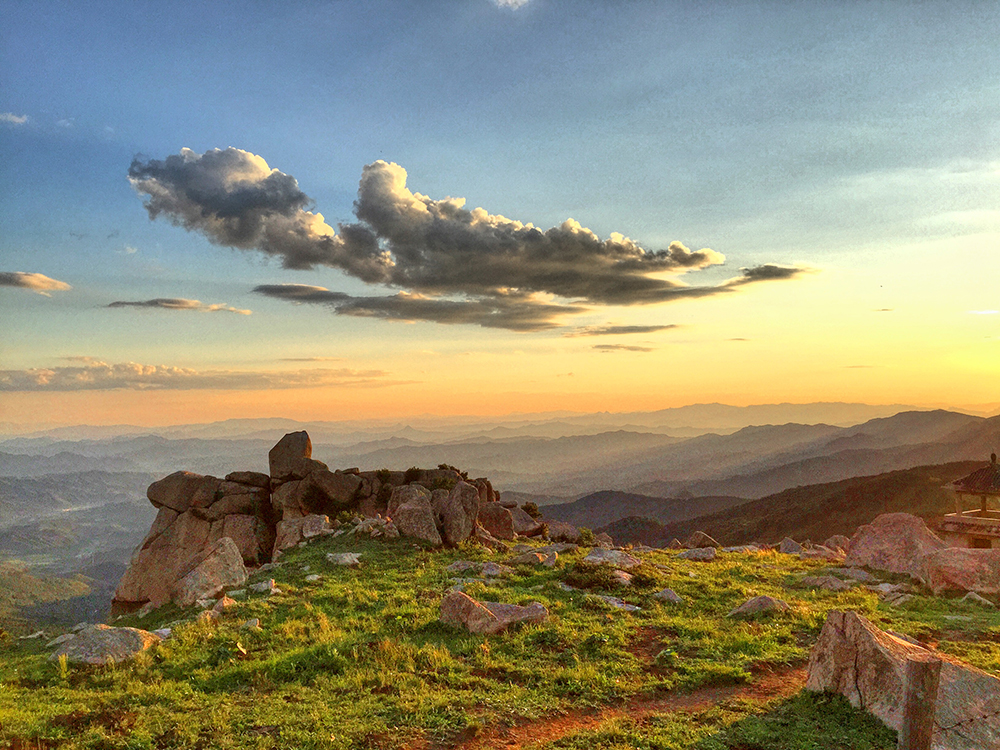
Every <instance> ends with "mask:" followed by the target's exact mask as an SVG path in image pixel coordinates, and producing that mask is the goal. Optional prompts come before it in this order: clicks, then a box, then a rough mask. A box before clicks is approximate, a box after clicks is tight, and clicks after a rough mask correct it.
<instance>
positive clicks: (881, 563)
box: [845, 513, 944, 577]
mask: <svg viewBox="0 0 1000 750" xmlns="http://www.w3.org/2000/svg"><path fill="white" fill-rule="evenodd" d="M940 549H944V542H942V541H941V540H940V539H938V537H937V536H935V535H934V534H933V533H932V532H931V531H930V529H928V528H927V526H926V525H925V524H924V522H923V521H922V520H921V519H919V518H917V517H916V516H913V515H910V514H909V513H886V514H884V515H881V516H879V517H878V518H876V519H875V520H874V521H872V522H871V523H870V524H865V525H864V526H859V527H858V530H857V531H855V532H854V536H853V537H851V543H850V551H849V552H848V553H847V558H846V560H845V564H846V565H847V566H848V567H868V568H874V569H875V570H885V571H888V572H890V573H906V574H908V575H911V576H914V577H920V576H921V574H922V573H923V566H922V564H921V560H922V558H923V557H924V556H925V555H929V554H930V553H932V552H937V551H938V550H940Z"/></svg>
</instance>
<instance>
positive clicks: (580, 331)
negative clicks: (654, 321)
mask: <svg viewBox="0 0 1000 750" xmlns="http://www.w3.org/2000/svg"><path fill="white" fill-rule="evenodd" d="M671 328H677V325H676V324H674V323H671V324H669V325H659V326H583V327H581V328H576V329H574V330H572V331H570V332H569V333H566V334H563V335H564V336H569V337H574V336H618V335H622V334H629V333H656V332H657V331H668V330H670V329H671Z"/></svg>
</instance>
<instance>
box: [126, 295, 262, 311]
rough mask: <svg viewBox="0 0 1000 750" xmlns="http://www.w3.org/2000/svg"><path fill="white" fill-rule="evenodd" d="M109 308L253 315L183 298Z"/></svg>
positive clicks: (225, 306) (133, 302)
mask: <svg viewBox="0 0 1000 750" xmlns="http://www.w3.org/2000/svg"><path fill="white" fill-rule="evenodd" d="M108 307H134V308H141V309H150V308H152V309H156V310H189V311H194V312H230V313H236V314H237V315H252V314H253V310H241V309H239V308H237V307H230V306H229V305H226V304H224V303H220V304H212V305H210V304H206V303H204V302H201V301H200V300H196V299H183V298H157V299H147V300H140V301H118V302H112V303H111V304H109V305H108Z"/></svg>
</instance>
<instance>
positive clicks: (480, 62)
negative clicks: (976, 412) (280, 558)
mask: <svg viewBox="0 0 1000 750" xmlns="http://www.w3.org/2000/svg"><path fill="white" fill-rule="evenodd" d="M0 19H2V20H0V160H2V162H0V163H2V165H3V167H2V169H0V196H2V198H0V319H2V320H3V321H4V323H3V325H2V326H0V331H2V333H0V422H4V423H8V424H9V425H16V426H19V427H22V428H28V427H31V426H43V425H52V424H78V423H90V424H115V423H126V424H143V425H160V424H174V423H186V422H207V421H214V420H220V419H227V418H233V417H274V416H281V417H288V418H294V419H315V420H318V419H338V418H344V419H364V418H366V417H370V418H385V417H392V416H400V417H405V416H408V415H416V414H439V415H454V414H479V415H503V414H510V413H529V412H546V411H559V410H569V411H580V412H587V411H611V412H617V411H637V410H653V409H660V408H667V407H673V406H681V405H684V404H691V403H705V402H723V403H730V404H737V405H744V404H755V403H777V402H795V403H805V402H812V401H851V402H865V403H901V404H913V405H918V406H925V407H931V406H947V407H956V408H967V409H977V408H978V409H984V410H988V409H991V408H996V406H997V405H998V404H997V402H998V401H1000V397H998V395H997V393H996V388H995V383H996V382H997V380H996V377H997V375H998V374H1000V325H998V324H1000V312H998V311H1000V298H998V295H997V288H998V286H997V282H996V280H997V279H998V278H1000V253H998V250H1000V243H998V240H1000V45H997V44H996V37H995V31H996V29H997V28H1000V5H998V4H996V3H981V2H920V3H893V2H840V3H828V2H813V3H810V2H803V3H772V2H709V3H706V2H645V1H644V0H630V1H629V2H624V1H622V2H612V1H608V0H605V1H603V2H598V1H596V0H595V1H593V2H590V1H588V0H577V1H574V2H569V1H568V0H564V1H560V0H507V1H500V0H424V1H422V2H419V3H414V2H402V1H399V2H366V1H364V0H357V1H355V0H352V1H351V2H347V1H346V0H344V1H342V2H322V3H321V2H294V3H284V4H276V3H264V2H240V3H225V2H205V1H204V0H199V2H197V3H193V2H169V3H167V2H133V3H102V2H94V1H92V0H88V1H87V2H82V1H73V0H62V1H60V2H44V0H42V1H40V2H32V3H25V2H11V1H10V0H0Z"/></svg>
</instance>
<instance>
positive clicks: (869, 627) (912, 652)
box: [806, 610, 1000, 750]
mask: <svg viewBox="0 0 1000 750" xmlns="http://www.w3.org/2000/svg"><path fill="white" fill-rule="evenodd" d="M928 654H932V655H933V656H936V657H938V658H940V659H941V682H940V685H939V687H938V694H937V701H936V703H935V713H934V724H935V726H936V727H937V728H938V729H937V731H935V732H934V744H933V748H934V750H984V749H985V748H996V747H1000V679H997V678H996V677H993V676H992V675H989V674H987V673H986V672H982V671H980V670H978V669H976V668H975V667H972V666H969V665H968V664H964V663H963V662H961V661H959V660H958V659H955V658H953V657H950V656H948V655H946V654H941V653H939V652H937V651H932V650H930V649H927V648H924V647H923V646H920V645H917V644H913V643H908V642H907V641H904V640H902V639H900V638H896V637H894V636H892V635H890V634H889V633H886V632H883V631H882V630H880V629H879V628H877V627H875V626H874V625H873V624H872V623H870V622H869V621H868V620H866V619H865V618H864V617H862V616H861V615H859V614H858V613H856V612H841V611H838V610H833V611H831V612H830V613H829V614H828V615H827V618H826V622H825V623H824V625H823V630H822V631H821V632H820V635H819V640H817V642H816V645H815V646H814V647H813V650H812V653H811V655H810V657H809V676H808V678H807V680H806V689H807V690H813V691H823V690H826V691H829V692H833V693H839V694H841V695H843V696H844V697H846V698H847V699H848V700H849V701H850V702H851V705H853V706H855V707H861V708H864V709H865V710H866V711H868V712H869V713H871V714H873V715H874V716H877V717H878V718H879V719H881V720H882V721H883V722H884V723H885V724H886V726H888V727H890V728H892V729H895V730H896V731H899V730H900V728H901V725H902V717H903V683H904V679H905V674H906V662H907V659H909V658H912V657H926V656H927V655H928Z"/></svg>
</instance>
